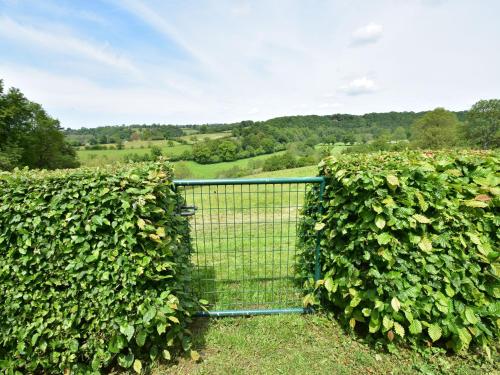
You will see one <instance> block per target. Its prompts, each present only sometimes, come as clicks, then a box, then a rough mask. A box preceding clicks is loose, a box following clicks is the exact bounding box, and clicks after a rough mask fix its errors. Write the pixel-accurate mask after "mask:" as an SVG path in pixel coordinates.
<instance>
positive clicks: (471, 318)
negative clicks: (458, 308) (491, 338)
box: [465, 307, 479, 325]
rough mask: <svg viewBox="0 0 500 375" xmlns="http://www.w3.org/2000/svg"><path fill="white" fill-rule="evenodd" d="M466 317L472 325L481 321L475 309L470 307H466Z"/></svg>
mask: <svg viewBox="0 0 500 375" xmlns="http://www.w3.org/2000/svg"><path fill="white" fill-rule="evenodd" d="M465 318H466V319H467V321H468V322H469V323H470V324H472V325H475V324H477V323H479V319H478V318H477V316H476V314H475V313H474V310H472V309H471V308H470V307H466V308H465Z"/></svg>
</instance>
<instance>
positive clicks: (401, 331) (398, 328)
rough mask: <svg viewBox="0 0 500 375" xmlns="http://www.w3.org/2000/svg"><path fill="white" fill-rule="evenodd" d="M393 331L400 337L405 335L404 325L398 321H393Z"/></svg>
mask: <svg viewBox="0 0 500 375" xmlns="http://www.w3.org/2000/svg"><path fill="white" fill-rule="evenodd" d="M394 331H395V332H396V333H397V334H398V335H399V336H401V337H404V336H405V329H404V327H403V326H402V325H401V324H399V323H398V322H394Z"/></svg>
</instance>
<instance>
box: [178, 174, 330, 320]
mask: <svg viewBox="0 0 500 375" xmlns="http://www.w3.org/2000/svg"><path fill="white" fill-rule="evenodd" d="M174 183H175V186H176V188H177V189H178V190H179V191H181V193H182V195H183V196H184V199H185V201H186V207H185V208H184V212H183V214H184V215H188V216H191V219H190V221H191V223H190V224H191V236H192V241H193V247H194V253H193V257H192V260H193V264H194V270H193V277H192V283H191V284H192V285H193V288H194V291H195V293H196V294H197V296H198V297H199V298H200V299H204V300H206V301H207V302H208V304H207V311H203V312H200V313H199V314H198V315H201V316H228V315H257V314H278V313H303V312H305V310H304V308H303V307H302V292H301V288H300V285H297V282H296V277H295V274H294V268H293V266H294V262H295V255H296V251H297V249H296V240H297V229H298V223H299V219H300V212H301V208H302V205H303V202H304V198H305V195H306V192H307V191H308V189H311V187H312V186H313V185H314V184H316V186H317V187H319V189H316V190H317V191H318V193H319V197H320V202H321V200H322V195H323V190H324V184H325V182H324V179H323V177H298V178H255V179H217V180H176V181H174ZM318 210H319V212H321V204H320V205H319V207H318ZM311 251H315V252H316V257H315V259H316V265H315V279H319V277H320V264H319V235H318V237H317V239H316V248H315V249H311Z"/></svg>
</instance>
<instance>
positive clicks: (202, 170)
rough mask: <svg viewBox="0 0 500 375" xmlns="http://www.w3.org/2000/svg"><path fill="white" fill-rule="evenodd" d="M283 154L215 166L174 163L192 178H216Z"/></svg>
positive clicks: (280, 152) (185, 162) (278, 153)
mask: <svg viewBox="0 0 500 375" xmlns="http://www.w3.org/2000/svg"><path fill="white" fill-rule="evenodd" d="M282 153H283V151H279V152H275V153H274V154H266V155H259V156H254V157H252V158H247V159H240V160H235V161H228V162H223V163H215V164H198V163H196V162H194V161H191V160H189V161H178V162H174V168H175V166H183V168H187V170H189V172H190V176H189V177H190V178H216V177H217V176H218V175H219V174H220V173H222V172H225V171H228V170H230V169H232V168H234V167H238V168H240V169H247V168H250V165H251V163H252V162H255V161H263V160H265V159H267V158H268V157H270V156H272V155H280V154H282Z"/></svg>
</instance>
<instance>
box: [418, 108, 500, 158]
mask: <svg viewBox="0 0 500 375" xmlns="http://www.w3.org/2000/svg"><path fill="white" fill-rule="evenodd" d="M463 120H464V121H463V122H462V121H460V120H459V118H458V117H457V116H456V115H455V113H453V112H450V111H447V110H445V109H444V108H436V109H435V110H433V111H430V112H428V113H426V114H425V115H424V116H423V117H422V118H420V119H419V120H417V121H415V122H414V124H413V125H412V129H411V132H412V137H411V141H412V146H414V147H416V148H421V149H434V150H436V149H442V148H453V147H457V146H462V147H463V146H465V147H472V148H480V149H494V148H498V147H500V100H498V99H491V100H480V101H479V102H477V103H476V104H474V105H473V106H472V108H471V109H470V110H469V111H468V112H467V114H466V116H465V118H464V119H463Z"/></svg>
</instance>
